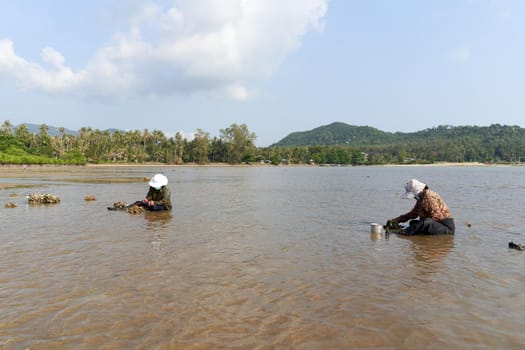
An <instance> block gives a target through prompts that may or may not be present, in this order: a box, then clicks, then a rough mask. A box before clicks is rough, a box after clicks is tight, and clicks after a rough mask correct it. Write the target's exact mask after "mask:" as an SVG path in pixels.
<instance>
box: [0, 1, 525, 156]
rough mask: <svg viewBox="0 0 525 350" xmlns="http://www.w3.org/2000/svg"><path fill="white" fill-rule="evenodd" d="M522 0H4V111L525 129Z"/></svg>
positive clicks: (271, 127)
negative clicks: (501, 125)
mask: <svg viewBox="0 0 525 350" xmlns="http://www.w3.org/2000/svg"><path fill="white" fill-rule="evenodd" d="M523 18H525V1H522V0H515V1H513V0H508V1H507V0H440V1H420V0H397V1H392V0H367V1H362V0H358V1H354V0H180V1H178V0H171V1H168V0H156V1H153V0H126V1H120V0H90V1H81V0H39V1H34V0H17V1H12V0H0V123H3V122H4V121H6V120H8V121H10V122H11V124H13V125H18V124H21V123H34V124H39V125H40V124H47V125H49V126H56V127H65V128H68V129H72V130H78V129H80V128H81V127H91V128H93V129H100V130H105V129H109V128H117V129H122V130H144V129H148V130H150V131H152V130H154V129H157V130H161V131H162V132H164V133H165V134H166V135H167V136H174V135H175V133H176V132H181V133H182V134H183V135H184V136H185V137H187V138H191V137H192V134H193V133H194V132H195V131H196V130H197V129H201V130H203V131H206V132H208V133H209V134H210V136H211V137H214V136H217V137H218V136H220V130H221V129H225V128H228V127H229V126H231V125H232V124H234V123H236V124H239V125H240V124H246V125H247V126H248V129H249V130H250V131H251V132H254V133H255V134H256V135H257V140H256V145H257V146H261V147H264V146H268V145H271V144H273V143H275V142H278V141H279V140H281V139H282V138H284V137H285V136H287V135H288V134H289V133H291V132H295V131H306V130H311V129H313V128H316V127H319V126H322V125H327V124H330V123H332V122H336V121H337V122H344V123H347V124H350V125H359V126H371V127H374V128H377V129H380V130H383V131H388V132H397V131H400V132H413V131H419V130H423V129H427V128H432V127H435V126H439V125H452V126H463V125H478V126H488V125H491V124H496V123H499V124H504V125H518V126H521V127H525V118H523V114H524V103H525V69H524V67H525V60H524V58H525V21H523Z"/></svg>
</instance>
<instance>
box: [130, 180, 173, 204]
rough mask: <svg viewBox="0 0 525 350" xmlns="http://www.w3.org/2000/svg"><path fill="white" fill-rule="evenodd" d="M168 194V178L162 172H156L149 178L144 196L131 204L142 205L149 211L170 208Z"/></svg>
mask: <svg viewBox="0 0 525 350" xmlns="http://www.w3.org/2000/svg"><path fill="white" fill-rule="evenodd" d="M170 195H171V194H170V189H169V188H168V178H167V177H166V176H164V175H162V174H156V175H155V176H153V177H152V178H151V179H150V180H149V190H148V193H147V194H146V198H144V199H143V200H141V201H137V202H135V203H133V204H132V205H136V206H139V207H144V208H145V209H146V210H151V211H160V210H171V198H170Z"/></svg>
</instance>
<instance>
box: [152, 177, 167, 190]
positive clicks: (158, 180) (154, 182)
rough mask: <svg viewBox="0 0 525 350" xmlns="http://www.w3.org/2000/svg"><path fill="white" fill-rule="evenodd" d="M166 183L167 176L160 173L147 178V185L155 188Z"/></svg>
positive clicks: (158, 188)
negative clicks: (149, 178)
mask: <svg viewBox="0 0 525 350" xmlns="http://www.w3.org/2000/svg"><path fill="white" fill-rule="evenodd" d="M167 184H168V178H167V177H166V176H164V175H162V174H156V175H155V176H153V177H152V178H151V180H149V185H150V186H151V187H153V188H155V189H157V190H160V188H161V187H162V186H166V185H167Z"/></svg>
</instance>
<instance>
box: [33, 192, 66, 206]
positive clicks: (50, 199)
mask: <svg viewBox="0 0 525 350" xmlns="http://www.w3.org/2000/svg"><path fill="white" fill-rule="evenodd" d="M27 200H28V201H29V204H57V203H60V198H58V197H57V196H55V195H52V194H42V193H33V194H30V195H29V196H27Z"/></svg>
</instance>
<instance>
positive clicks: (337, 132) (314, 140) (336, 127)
mask: <svg viewBox="0 0 525 350" xmlns="http://www.w3.org/2000/svg"><path fill="white" fill-rule="evenodd" d="M394 140H395V136H394V134H392V133H388V132H384V131H381V130H378V129H376V128H372V127H370V126H355V125H348V124H345V123H340V122H335V123H332V124H329V125H324V126H320V127H318V128H315V129H312V130H309V131H298V132H293V133H291V134H290V135H288V136H286V137H285V138H284V139H282V140H281V141H279V142H277V143H275V144H273V145H272V146H317V145H323V146H332V145H353V146H362V145H375V144H383V143H389V142H392V141H394Z"/></svg>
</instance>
